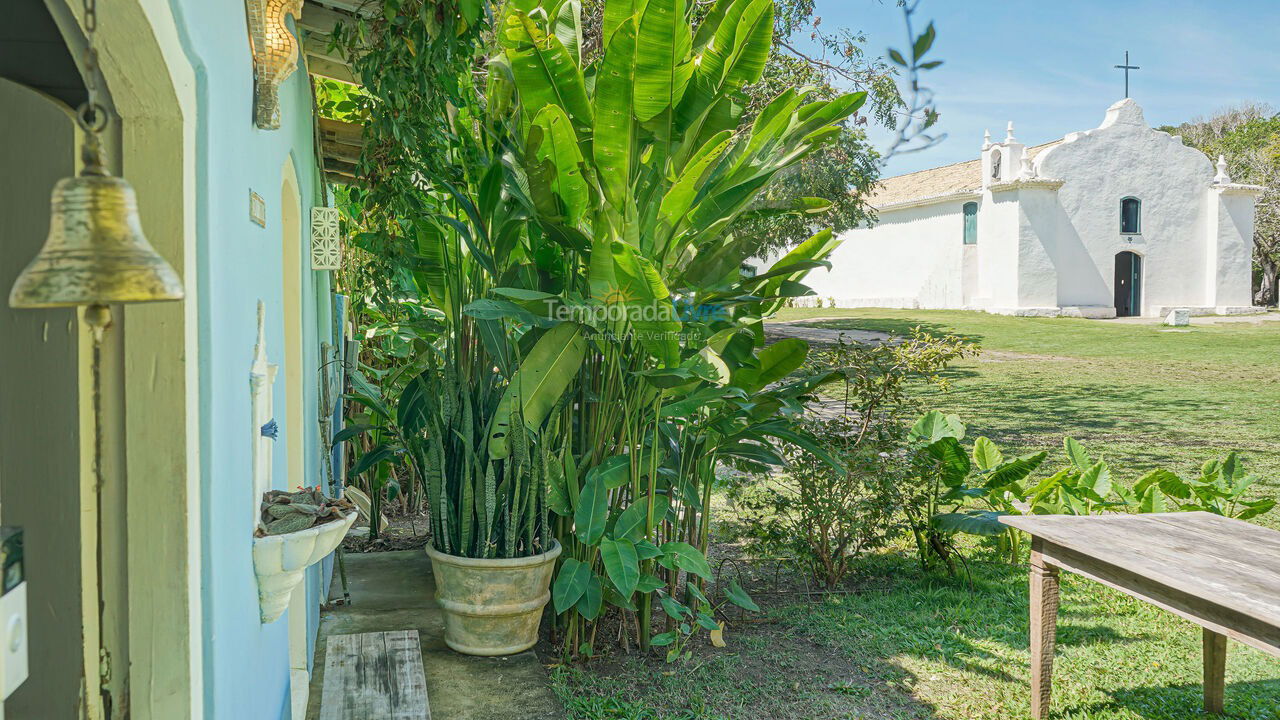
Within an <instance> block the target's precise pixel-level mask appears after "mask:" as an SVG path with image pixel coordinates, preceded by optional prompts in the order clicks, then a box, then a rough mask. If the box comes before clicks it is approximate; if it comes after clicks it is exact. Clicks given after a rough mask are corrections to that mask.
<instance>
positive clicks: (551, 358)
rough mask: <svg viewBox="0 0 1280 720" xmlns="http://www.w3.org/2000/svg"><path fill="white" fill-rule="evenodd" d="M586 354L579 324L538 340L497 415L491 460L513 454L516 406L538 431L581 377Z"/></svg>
mask: <svg viewBox="0 0 1280 720" xmlns="http://www.w3.org/2000/svg"><path fill="white" fill-rule="evenodd" d="M586 352H587V341H586V338H584V337H583V334H582V326H581V325H578V324H577V323H561V324H559V325H556V326H555V327H553V328H551V329H550V330H548V331H547V332H546V333H545V334H544V335H543V336H542V337H541V338H539V339H538V342H537V343H536V344H535V345H534V346H533V349H532V350H531V351H530V352H529V354H528V355H526V356H525V358H524V361H523V362H521V363H520V368H519V369H518V370H516V373H515V376H514V377H513V378H511V382H510V383H509V384H508V385H507V389H506V390H505V391H504V392H503V394H502V400H501V401H499V403H498V408H497V410H496V411H495V412H494V414H493V424H492V425H491V426H490V428H489V440H488V447H489V457H490V458H492V459H494V460H501V459H503V458H506V457H507V455H508V453H509V452H510V448H509V447H508V444H507V433H508V431H509V430H510V426H511V420H510V418H511V410H512V408H513V407H515V404H516V402H517V401H518V402H519V403H520V408H521V412H520V414H521V415H522V416H523V417H524V422H525V425H526V426H528V428H529V429H530V430H534V431H537V430H538V428H540V427H541V426H542V423H543V421H545V420H546V419H547V415H548V414H549V413H550V412H551V409H552V407H554V406H555V404H556V401H558V400H559V399H560V396H561V395H563V394H564V391H565V389H566V388H568V387H569V383H570V382H572V381H573V378H574V377H575V376H576V375H577V374H578V368H580V367H581V366H582V358H583V356H584V355H585V354H586ZM517 399H518V400H517Z"/></svg>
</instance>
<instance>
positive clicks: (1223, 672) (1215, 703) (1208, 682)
mask: <svg viewBox="0 0 1280 720" xmlns="http://www.w3.org/2000/svg"><path fill="white" fill-rule="evenodd" d="M1226 685H1227V636H1226V635H1219V634H1218V633H1216V632H1214V631H1212V630H1210V629H1208V628H1205V630H1204V711H1205V712H1207V713H1214V714H1218V715H1221V714H1222V705H1223V701H1224V696H1225V694H1226Z"/></svg>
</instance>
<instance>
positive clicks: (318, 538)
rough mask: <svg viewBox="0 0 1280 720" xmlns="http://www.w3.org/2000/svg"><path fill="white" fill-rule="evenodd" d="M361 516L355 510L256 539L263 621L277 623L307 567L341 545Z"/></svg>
mask: <svg viewBox="0 0 1280 720" xmlns="http://www.w3.org/2000/svg"><path fill="white" fill-rule="evenodd" d="M357 515H359V513H357V512H356V511H354V510H352V511H351V512H350V513H348V514H347V516H346V518H344V519H343V520H341V521H334V522H327V523H323V524H321V525H316V526H315V527H309V528H307V529H306V530H299V531H298V532H292V533H286V534H284V535H268V536H267V537H255V538H254V539H253V572H254V574H255V575H257V576H258V605H259V607H260V610H261V612H262V622H264V623H269V622H275V621H276V620H279V619H280V616H281V615H283V614H284V611H285V608H287V607H289V596H290V595H292V594H293V590H294V588H296V587H297V586H298V584H299V583H301V582H302V578H303V577H304V575H305V572H306V569H307V568H309V567H311V566H312V565H315V564H316V563H318V562H320V561H321V560H323V559H324V558H325V557H327V556H328V555H329V553H331V552H333V551H334V550H336V549H337V548H338V545H339V544H341V543H342V539H343V538H344V537H346V536H347V530H350V529H351V525H352V523H354V522H355V521H356V516H357Z"/></svg>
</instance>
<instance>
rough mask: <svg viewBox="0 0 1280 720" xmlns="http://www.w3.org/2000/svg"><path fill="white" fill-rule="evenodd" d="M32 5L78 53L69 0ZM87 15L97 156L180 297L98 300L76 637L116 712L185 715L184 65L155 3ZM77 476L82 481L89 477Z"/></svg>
mask: <svg viewBox="0 0 1280 720" xmlns="http://www.w3.org/2000/svg"><path fill="white" fill-rule="evenodd" d="M44 1H45V4H46V6H47V7H48V8H49V11H50V14H51V15H52V16H53V18H54V21H55V22H56V23H57V24H58V27H59V29H60V30H61V32H62V35H63V37H64V39H65V40H66V42H67V46H68V48H70V50H71V54H72V56H73V57H74V58H75V59H76V62H77V63H80V62H82V55H83V47H84V42H85V41H84V32H83V29H82V28H83V18H82V4H81V2H79V0H44ZM97 12H98V34H97V46H98V60H99V66H100V68H101V74H100V81H101V82H100V85H101V86H102V87H103V90H104V93H105V94H106V95H107V96H108V103H109V105H110V109H111V110H112V111H113V114H114V115H115V116H116V117H117V118H118V122H117V123H116V124H115V125H114V126H113V132H112V134H111V135H110V136H109V137H108V138H106V143H105V145H106V153H107V156H108V165H109V166H110V167H111V169H112V170H113V171H115V172H116V173H120V174H122V175H124V176H125V177H126V178H127V179H128V180H129V182H130V183H131V184H132V185H133V188H134V190H135V191H136V193H137V196H138V208H139V213H140V215H141V217H142V225H143V229H144V232H145V233H146V235H147V237H148V239H149V240H150V242H151V244H152V245H153V246H154V247H155V249H156V250H157V251H158V252H159V253H160V254H161V255H163V256H164V257H165V259H167V260H168V261H169V262H170V264H172V265H173V267H174V268H175V269H176V270H177V271H178V273H179V274H180V275H181V276H182V279H183V284H184V286H185V289H186V299H185V300H184V301H181V302H173V303H153V304H143V305H133V306H127V307H121V306H116V307H113V308H112V320H113V325H112V327H111V328H109V329H108V331H107V334H108V337H109V339H108V341H107V342H108V343H111V344H112V345H111V347H110V352H104V354H103V363H102V372H103V380H104V385H103V389H102V394H103V402H104V404H106V405H109V406H112V407H115V408H117V412H116V413H115V414H114V415H109V416H108V421H107V422H104V424H103V427H102V443H103V446H104V454H106V455H110V456H112V457H114V458H116V459H117V460H118V461H117V462H113V463H104V466H103V471H104V482H103V494H102V505H101V507H100V509H99V512H100V513H101V519H102V523H103V526H104V532H103V536H102V537H103V542H102V545H101V547H102V553H103V571H102V575H101V577H102V583H101V586H102V587H101V593H102V594H101V597H102V598H103V599H104V610H103V614H102V626H101V627H98V624H99V623H98V612H97V609H96V608H95V607H93V604H89V603H86V609H85V612H84V617H83V621H84V622H85V624H86V625H85V627H86V631H87V633H91V634H96V633H98V632H99V631H100V633H101V642H102V645H103V648H104V649H105V650H106V652H107V653H108V654H109V655H110V658H111V659H110V674H111V680H110V681H109V683H108V684H107V686H108V687H109V688H110V690H111V695H112V704H113V706H114V707H115V709H116V712H117V714H119V713H121V712H126V711H127V712H128V714H129V717H130V718H132V719H133V720H152V719H155V720H160V719H162V718H163V719H165V720H167V719H169V718H177V717H182V718H193V719H198V718H203V717H204V707H203V695H204V690H203V642H202V626H203V621H202V608H201V602H200V588H201V583H200V571H201V563H200V550H201V543H200V536H201V527H200V490H201V486H200V458H199V437H200V422H199V411H200V402H199V387H200V385H199V374H198V370H199V367H198V359H199V357H200V354H199V337H198V333H197V329H198V322H197V319H198V318H197V313H198V308H199V302H198V299H199V286H198V283H197V268H196V257H197V254H196V108H197V102H196V74H195V71H194V69H193V68H192V66H191V62H190V60H189V59H188V58H187V55H186V51H185V49H184V45H183V40H182V32H181V31H180V29H179V23H178V20H177V18H175V17H174V14H173V9H172V7H171V5H170V3H169V2H168V1H167V0H113V2H110V3H99V4H98V6H97ZM81 70H82V72H83V67H82V68H81ZM87 377H88V367H87V365H86V364H85V363H84V362H82V363H81V379H82V382H81V396H80V406H81V408H82V413H83V412H84V410H83V409H84V408H87V407H90V408H91V407H92V404H91V401H92V398H91V397H90V396H89V395H90V391H89V387H90V383H88V382H83V380H84V379H86V378H87ZM126 400H127V402H126ZM90 427H92V421H90ZM82 472H83V473H86V474H88V473H89V472H90V468H89V467H88V466H87V465H86V466H85V467H84V468H83V469H82ZM81 485H82V486H83V487H85V488H89V489H92V478H91V477H84V478H82V483H81ZM95 520H96V518H95ZM94 539H95V541H96V540H97V537H96V533H95V537H94ZM96 551H97V548H96V547H95V548H94V552H95V554H96ZM86 552H87V549H86ZM92 581H93V585H95V587H88V588H86V589H85V597H86V599H91V600H96V598H97V594H98V588H97V587H96V585H97V573H93V578H92ZM91 595H92V597H91ZM94 604H96V603H94ZM95 651H96V648H93V647H88V648H86V651H85V659H84V660H85V676H86V686H87V687H86V693H85V696H86V699H87V707H86V714H87V715H88V717H90V718H94V717H102V706H101V705H100V704H99V703H98V702H97V687H98V677H97V676H98V670H99V663H98V658H97V657H96V655H97V653H96V652H95Z"/></svg>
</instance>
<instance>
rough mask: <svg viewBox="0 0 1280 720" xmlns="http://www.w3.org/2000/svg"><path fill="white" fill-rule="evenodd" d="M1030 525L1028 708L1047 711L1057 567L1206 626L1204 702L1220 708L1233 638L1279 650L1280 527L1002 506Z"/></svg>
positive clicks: (1191, 515) (1019, 524)
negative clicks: (1031, 511) (1021, 511)
mask: <svg viewBox="0 0 1280 720" xmlns="http://www.w3.org/2000/svg"><path fill="white" fill-rule="evenodd" d="M1000 520H1001V521H1002V522H1004V523H1005V524H1007V525H1010V526H1013V527H1016V528H1018V529H1020V530H1025V531H1026V532H1027V533H1029V534H1030V535H1031V717H1032V718H1035V720H1041V718H1045V717H1047V716H1048V714H1049V694H1050V690H1051V684H1052V680H1051V679H1052V675H1053V653H1054V645H1055V639H1056V627H1057V619H1058V571H1059V569H1062V570H1067V571H1070V572H1073V573H1076V574H1077V575H1083V576H1084V577H1087V578H1090V579H1093V580H1096V581H1098V582H1100V583H1102V584H1104V585H1109V586H1111V587H1113V588H1116V589H1117V590H1121V591H1123V592H1126V593H1128V594H1130V595H1132V596H1134V597H1136V598H1139V599H1141V600H1145V601H1147V602H1149V603H1151V604H1153V605H1156V606H1159V607H1161V608H1164V609H1165V610H1168V611H1170V612H1172V613H1175V614H1177V615H1180V616H1182V617H1184V618H1186V619H1188V620H1190V621H1192V622H1194V623H1196V624H1197V625H1200V626H1201V627H1203V628H1204V640H1203V644H1204V709H1205V712H1210V713H1221V712H1222V705H1223V690H1224V683H1225V674H1226V659H1227V638H1232V639H1234V640H1238V641H1240V642H1242V643H1245V644H1247V645H1252V646H1253V647H1256V648H1258V649H1260V650H1263V651H1265V652H1268V653H1271V654H1272V655H1275V656H1277V657H1280V532H1276V531H1274V530H1268V529H1266V528H1262V527H1258V526H1257V525H1251V524H1249V523H1247V522H1243V521H1241V520H1232V519H1230V518H1224V517H1221V516H1218V515H1213V514H1210V513H1205V512H1186V513H1153V514H1148V515H1095V516H1087V517H1085V516H1074V515H1020V516H1005V517H1001V518H1000Z"/></svg>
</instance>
